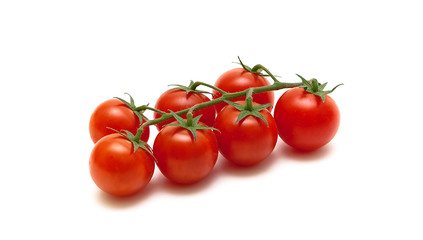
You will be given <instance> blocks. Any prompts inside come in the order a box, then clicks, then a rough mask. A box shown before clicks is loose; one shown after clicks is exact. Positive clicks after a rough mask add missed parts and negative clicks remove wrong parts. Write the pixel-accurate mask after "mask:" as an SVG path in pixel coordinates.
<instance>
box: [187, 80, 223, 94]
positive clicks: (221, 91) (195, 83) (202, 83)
mask: <svg viewBox="0 0 423 240" xmlns="http://www.w3.org/2000/svg"><path fill="white" fill-rule="evenodd" d="M200 85H203V86H206V87H208V88H211V89H213V90H216V91H218V92H220V93H221V94H225V93H226V92H225V91H223V90H222V89H220V88H218V87H215V86H213V85H211V84H208V83H205V82H198V81H197V82H194V83H193V84H191V85H190V88H191V89H193V90H195V89H196V88H197V87H198V86H200Z"/></svg>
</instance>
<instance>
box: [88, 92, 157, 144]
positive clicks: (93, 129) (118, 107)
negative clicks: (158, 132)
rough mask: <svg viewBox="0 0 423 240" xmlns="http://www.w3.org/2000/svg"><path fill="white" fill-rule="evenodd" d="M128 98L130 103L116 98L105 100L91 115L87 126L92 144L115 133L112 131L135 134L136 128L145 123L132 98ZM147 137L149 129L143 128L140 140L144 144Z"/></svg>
mask: <svg viewBox="0 0 423 240" xmlns="http://www.w3.org/2000/svg"><path fill="white" fill-rule="evenodd" d="M128 95H129V94H128ZM129 97H130V102H127V101H125V100H123V99H120V98H116V99H109V100H106V101H105V102H103V103H101V104H100V105H98V106H97V108H96V109H95V110H94V112H93V113H92V115H91V118H90V125H89V130H90V136H91V139H92V141H93V142H94V143H96V142H97V141H98V140H100V139H101V138H102V137H104V136H106V135H109V134H112V133H115V131H114V130H112V129H117V130H128V131H130V132H131V133H132V134H136V132H137V129H138V127H139V126H140V125H141V124H142V123H143V122H145V121H146V119H145V118H143V117H142V114H141V113H139V112H138V111H136V110H135V108H136V107H135V104H134V100H133V98H132V97H131V96H130V95H129ZM140 120H141V121H140ZM149 135H150V129H149V127H144V129H143V135H142V136H141V140H143V141H144V142H146V141H147V140H148V137H149Z"/></svg>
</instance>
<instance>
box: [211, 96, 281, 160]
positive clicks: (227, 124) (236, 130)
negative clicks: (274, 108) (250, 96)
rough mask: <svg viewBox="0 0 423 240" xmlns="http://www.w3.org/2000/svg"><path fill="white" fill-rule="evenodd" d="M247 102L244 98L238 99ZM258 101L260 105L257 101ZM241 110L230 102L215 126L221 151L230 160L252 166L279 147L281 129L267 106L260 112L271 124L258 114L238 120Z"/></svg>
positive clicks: (218, 117) (217, 118)
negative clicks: (279, 131) (279, 129)
mask: <svg viewBox="0 0 423 240" xmlns="http://www.w3.org/2000/svg"><path fill="white" fill-rule="evenodd" d="M236 103H240V104H243V105H244V101H238V102H236ZM254 105H257V104H255V103H254ZM239 113H240V111H239V110H238V109H236V108H235V107H233V106H231V105H228V106H226V107H224V108H223V109H222V111H220V112H219V114H217V117H216V122H215V124H214V127H215V128H216V129H218V130H219V131H220V132H219V131H215V135H216V138H217V142H218V144H219V151H220V153H221V154H222V155H223V156H224V157H225V158H226V159H228V160H229V161H231V162H233V163H235V164H237V165H241V166H250V165H254V164H257V163H259V162H261V161H263V160H264V159H266V158H267V157H268V156H269V155H270V154H271V153H272V151H273V149H274V148H275V145H276V142H277V139H278V129H277V127H276V123H275V120H274V119H273V117H272V115H271V114H270V112H269V111H268V110H267V109H263V110H261V111H260V113H261V114H262V115H263V116H264V118H265V119H266V121H267V123H268V125H269V126H267V125H266V123H265V122H264V121H263V120H262V119H260V118H258V117H255V116H251V115H249V116H247V117H246V118H244V119H242V120H240V121H239V122H237V123H235V121H236V120H237V118H238V116H239Z"/></svg>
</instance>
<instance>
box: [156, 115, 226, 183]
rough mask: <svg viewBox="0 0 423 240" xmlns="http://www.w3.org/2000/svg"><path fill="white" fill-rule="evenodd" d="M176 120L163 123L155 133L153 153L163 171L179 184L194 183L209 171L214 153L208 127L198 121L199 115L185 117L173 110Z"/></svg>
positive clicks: (214, 145)
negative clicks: (164, 124) (156, 133)
mask: <svg viewBox="0 0 423 240" xmlns="http://www.w3.org/2000/svg"><path fill="white" fill-rule="evenodd" d="M172 114H173V115H174V117H175V118H176V120H177V123H176V122H174V123H171V124H169V125H167V126H164V127H163V128H162V130H161V131H160V132H159V133H158V135H157V137H156V139H155V141H154V145H153V153H154V156H155V157H156V159H157V162H156V163H157V166H158V167H159V169H160V171H161V172H162V173H163V175H164V176H165V177H166V178H168V179H169V180H171V181H172V182H175V183H179V184H192V183H196V182H198V181H200V180H202V179H204V178H205V177H206V176H208V175H209V173H210V172H211V171H212V169H213V167H214V165H215V164H216V160H217V156H218V147H217V141H216V137H215V135H214V133H213V131H212V130H211V129H212V128H210V127H207V126H205V125H203V124H202V123H199V122H198V121H199V119H200V116H197V117H195V118H192V114H191V113H188V114H187V120H184V119H183V118H181V117H180V116H177V115H176V114H174V113H173V112H172Z"/></svg>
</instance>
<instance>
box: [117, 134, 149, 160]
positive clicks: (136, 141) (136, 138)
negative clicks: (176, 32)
mask: <svg viewBox="0 0 423 240" xmlns="http://www.w3.org/2000/svg"><path fill="white" fill-rule="evenodd" d="M109 129H111V130H113V131H115V132H117V133H119V134H120V135H122V136H123V137H125V138H126V139H128V140H129V141H130V142H131V143H132V145H133V146H134V151H133V152H134V153H135V152H136V151H137V150H138V148H141V149H143V150H145V151H146V152H147V153H148V154H150V155H151V156H152V157H153V158H154V159H156V157H154V155H153V151H152V149H151V147H150V146H149V145H148V144H147V143H146V142H144V141H142V140H141V139H140V137H141V134H142V127H140V128H139V129H138V131H137V134H136V135H134V134H132V133H131V132H130V131H128V130H122V131H118V130H116V129H113V128H109Z"/></svg>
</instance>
